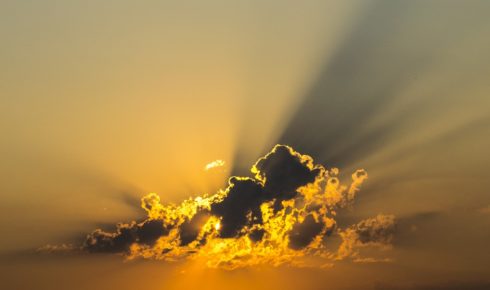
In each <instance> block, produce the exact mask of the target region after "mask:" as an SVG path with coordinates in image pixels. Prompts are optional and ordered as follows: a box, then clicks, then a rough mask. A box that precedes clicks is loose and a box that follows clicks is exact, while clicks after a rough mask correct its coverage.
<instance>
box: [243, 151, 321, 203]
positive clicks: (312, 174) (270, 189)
mask: <svg viewBox="0 0 490 290" xmlns="http://www.w3.org/2000/svg"><path fill="white" fill-rule="evenodd" d="M252 172H255V173H256V178H257V179H258V180H260V181H262V182H263V184H264V193H265V194H266V195H267V199H268V200H270V199H272V198H277V199H278V200H288V199H291V198H294V197H296V195H297V189H298V188H299V187H301V186H304V185H307V184H308V183H312V182H314V181H315V179H316V178H317V177H318V176H319V175H320V174H321V173H322V169H321V168H320V167H314V166H313V161H312V159H311V158H308V157H306V156H305V155H301V154H299V153H297V152H294V151H293V150H292V148H291V147H289V146H285V145H277V146H275V147H274V149H273V150H272V152H271V153H269V154H267V155H266V156H265V157H263V158H260V159H259V161H257V163H255V165H254V166H253V168H252Z"/></svg>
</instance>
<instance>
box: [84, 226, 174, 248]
mask: <svg viewBox="0 0 490 290" xmlns="http://www.w3.org/2000/svg"><path fill="white" fill-rule="evenodd" d="M166 234H168V229H167V228H166V227H165V226H164V224H163V221H162V220H151V219H148V220H145V221H143V222H141V223H139V224H137V223H136V222H131V223H129V224H122V223H120V224H118V225H117V226H116V231H115V232H114V233H111V232H106V231H103V230H101V229H97V230H95V231H93V232H92V233H91V234H89V235H88V236H87V238H86V240H85V242H84V243H83V246H82V249H84V250H87V251H89V252H106V253H118V252H127V251H128V250H129V246H131V244H133V243H135V242H138V243H141V244H146V245H152V244H153V243H155V241H156V240H157V239H158V238H159V237H161V236H164V235H166Z"/></svg>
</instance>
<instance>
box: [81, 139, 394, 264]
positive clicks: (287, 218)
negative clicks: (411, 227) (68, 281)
mask: <svg viewBox="0 0 490 290" xmlns="http://www.w3.org/2000/svg"><path fill="white" fill-rule="evenodd" d="M251 173H252V174H253V177H237V176H233V177H231V178H230V179H229V181H228V186H227V187H226V188H225V189H224V190H220V191H218V192H217V193H216V194H213V195H202V196H198V197H195V198H190V199H187V200H185V201H183V202H182V203H181V204H179V205H174V204H169V205H165V204H162V203H161V201H160V197H159V196H158V195H157V194H155V193H150V194H148V195H146V196H145V197H143V198H142V201H141V207H142V208H143V209H144V210H145V211H146V212H147V215H148V218H147V219H145V220H143V221H141V222H136V221H132V222H130V223H120V224H118V225H117V226H116V230H115V231H114V232H107V231H103V230H101V229H97V230H95V231H93V232H92V233H90V234H89V235H88V236H87V238H86V240H85V241H84V242H83V244H82V246H81V250H82V251H85V252H89V253H120V254H124V255H125V256H126V257H127V258H128V259H135V258H149V259H158V260H166V261H175V260H180V259H187V258H198V257H204V258H205V259H206V260H207V265H208V266H210V267H222V268H227V269H234V268H237V267H244V266H251V265H257V264H265V263H267V264H271V265H282V264H289V265H296V266H305V265H307V264H308V265H309V266H320V267H321V266H322V265H325V264H327V263H331V262H332V261H335V260H339V259H345V258H349V257H352V258H355V259H357V260H361V259H365V260H366V261H367V260H369V261H373V258H370V257H362V256H360V254H359V252H358V251H357V250H356V249H357V248H358V247H360V246H366V245H376V246H377V245H381V244H382V245H390V244H391V242H392V240H393V235H394V226H395V218H394V216H391V215H378V216H377V217H374V218H371V219H366V220H363V221H361V222H359V223H358V224H355V225H352V226H350V227H348V228H346V229H340V228H338V226H337V221H336V215H337V211H338V210H341V209H342V208H344V207H346V206H347V205H349V204H351V203H352V202H353V200H354V198H355V195H356V193H357V192H358V191H359V188H360V186H361V185H362V183H363V182H364V181H365V180H366V179H367V177H368V175H367V173H366V171H364V170H362V169H361V170H358V171H356V172H354V174H352V176H351V177H352V182H351V184H350V185H343V184H341V182H340V177H339V170H338V169H336V168H331V169H326V168H325V167H323V166H322V165H318V164H314V161H313V159H312V158H311V157H310V156H307V155H303V154H300V153H298V152H296V151H294V150H293V149H292V148H291V147H289V146H286V145H276V146H275V147H274V148H273V149H272V150H271V151H270V152H269V153H268V154H266V155H265V156H264V157H262V158H260V159H259V160H258V161H257V162H256V163H255V164H254V165H253V166H252V168H251ZM331 236H337V237H341V238H342V240H343V242H342V244H341V246H340V247H339V248H338V249H335V248H331V247H330V246H329V245H330V243H329V242H328V238H329V237H331ZM306 257H309V258H313V259H308V262H307V261H306V260H307V259H306Z"/></svg>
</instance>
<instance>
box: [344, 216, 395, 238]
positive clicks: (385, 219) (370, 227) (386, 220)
mask: <svg viewBox="0 0 490 290" xmlns="http://www.w3.org/2000/svg"><path fill="white" fill-rule="evenodd" d="M395 230H396V224H395V217H394V216H392V215H382V214H380V215H378V216H376V217H375V218H371V219H366V220H363V221H361V222H359V223H358V224H357V225H356V226H354V231H355V232H356V233H357V236H358V239H359V242H360V243H362V244H368V243H380V244H390V243H391V242H392V240H393V237H394V234H395Z"/></svg>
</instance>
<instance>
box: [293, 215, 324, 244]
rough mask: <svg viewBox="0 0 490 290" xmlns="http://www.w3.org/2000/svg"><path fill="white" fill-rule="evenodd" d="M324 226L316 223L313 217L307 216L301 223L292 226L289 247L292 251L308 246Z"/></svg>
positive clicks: (319, 222) (321, 223) (318, 222)
mask: <svg viewBox="0 0 490 290" xmlns="http://www.w3.org/2000/svg"><path fill="white" fill-rule="evenodd" d="M324 227H325V224H324V223H323V222H322V221H316V220H315V218H314V217H313V215H307V216H306V218H305V220H304V221H303V222H302V223H297V224H295V225H294V227H293V229H292V230H291V233H290V234H289V246H290V247H291V248H293V249H302V248H304V247H306V246H308V245H309V244H310V243H311V242H312V241H313V239H314V238H315V237H316V236H318V235H319V234H320V233H321V231H322V230H323V228H324Z"/></svg>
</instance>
